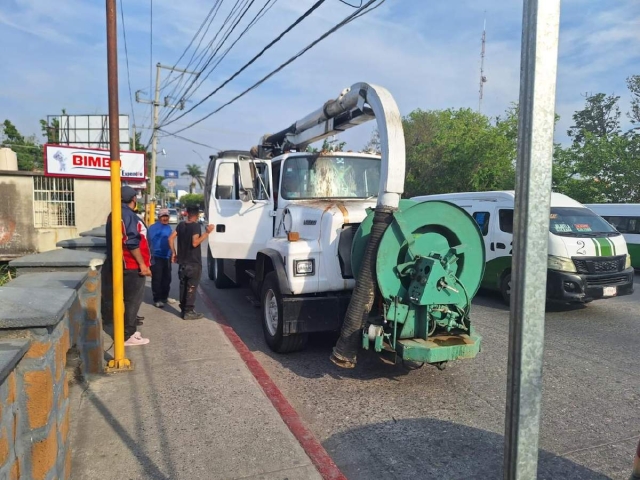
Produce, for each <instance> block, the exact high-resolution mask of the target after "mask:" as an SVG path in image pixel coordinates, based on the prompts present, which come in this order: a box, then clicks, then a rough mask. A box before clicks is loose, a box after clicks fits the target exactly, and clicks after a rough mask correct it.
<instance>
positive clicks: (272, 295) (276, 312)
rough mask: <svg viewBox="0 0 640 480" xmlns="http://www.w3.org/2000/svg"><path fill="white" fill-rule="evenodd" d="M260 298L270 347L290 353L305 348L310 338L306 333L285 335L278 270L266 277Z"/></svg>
mask: <svg viewBox="0 0 640 480" xmlns="http://www.w3.org/2000/svg"><path fill="white" fill-rule="evenodd" d="M260 300H261V302H260V307H261V308H260V310H261V312H262V330H263V332H264V339H265V341H266V342H267V345H269V348H270V349H271V350H273V351H274V352H277V353H290V352H296V351H298V350H302V349H304V348H305V347H306V346H307V339H308V335H307V334H306V333H298V334H294V335H288V336H284V335H283V328H284V320H283V308H282V293H281V292H280V284H279V282H278V275H277V274H276V272H269V273H268V274H267V275H266V277H264V281H263V283H262V291H261V295H260Z"/></svg>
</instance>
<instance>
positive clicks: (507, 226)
mask: <svg viewBox="0 0 640 480" xmlns="http://www.w3.org/2000/svg"><path fill="white" fill-rule="evenodd" d="M498 220H499V221H500V230H502V231H503V232H505V233H513V210H512V209H510V208H505V209H500V210H498Z"/></svg>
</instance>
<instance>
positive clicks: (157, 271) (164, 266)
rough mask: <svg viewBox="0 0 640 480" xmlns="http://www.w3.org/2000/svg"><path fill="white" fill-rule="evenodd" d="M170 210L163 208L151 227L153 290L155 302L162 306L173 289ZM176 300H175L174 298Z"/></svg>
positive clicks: (156, 304) (157, 305)
mask: <svg viewBox="0 0 640 480" xmlns="http://www.w3.org/2000/svg"><path fill="white" fill-rule="evenodd" d="M170 235H171V226H170V225H169V210H167V209H161V210H160V211H159V212H158V220H157V221H156V223H154V224H153V225H151V226H150V227H149V233H148V236H149V243H150V244H151V273H152V275H151V291H152V292H153V304H154V305H155V306H156V307H158V308H162V307H164V306H165V304H166V303H169V302H170V301H171V300H170V299H169V291H170V289H171V248H170V247H169V236H170ZM174 301H175V300H174Z"/></svg>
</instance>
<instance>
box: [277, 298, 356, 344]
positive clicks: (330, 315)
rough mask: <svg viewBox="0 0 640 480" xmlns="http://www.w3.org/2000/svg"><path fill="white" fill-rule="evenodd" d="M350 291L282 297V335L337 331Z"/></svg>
mask: <svg viewBox="0 0 640 480" xmlns="http://www.w3.org/2000/svg"><path fill="white" fill-rule="evenodd" d="M350 299H351V292H345V293H340V292H338V293H333V294H327V295H323V296H302V295H301V296H292V297H284V298H283V299H282V307H283V310H284V311H283V320H284V325H283V335H285V336H288V335H293V334H296V333H312V332H332V331H338V330H339V329H340V327H341V326H342V322H343V321H344V316H345V314H346V313H347V307H348V306H349V300H350Z"/></svg>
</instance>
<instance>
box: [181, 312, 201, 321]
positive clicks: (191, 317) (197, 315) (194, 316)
mask: <svg viewBox="0 0 640 480" xmlns="http://www.w3.org/2000/svg"><path fill="white" fill-rule="evenodd" d="M202 317H204V314H203V313H198V312H187V313H185V314H184V315H183V316H182V318H184V319H185V320H198V319H199V318H202Z"/></svg>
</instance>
